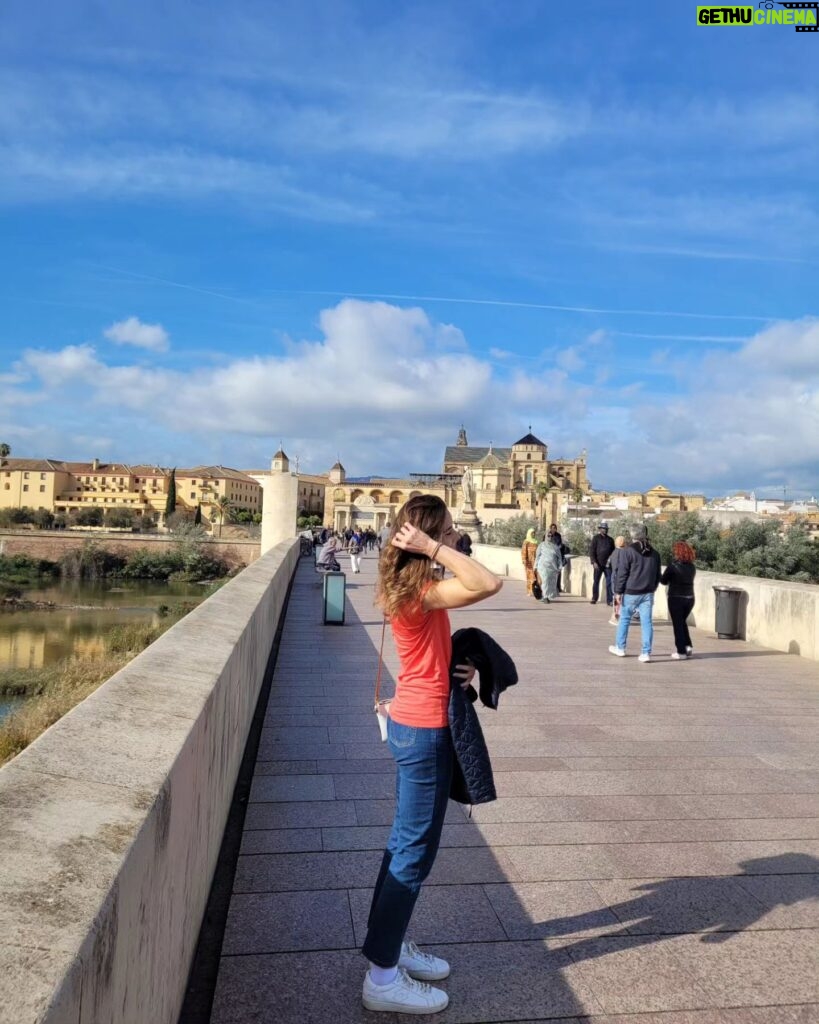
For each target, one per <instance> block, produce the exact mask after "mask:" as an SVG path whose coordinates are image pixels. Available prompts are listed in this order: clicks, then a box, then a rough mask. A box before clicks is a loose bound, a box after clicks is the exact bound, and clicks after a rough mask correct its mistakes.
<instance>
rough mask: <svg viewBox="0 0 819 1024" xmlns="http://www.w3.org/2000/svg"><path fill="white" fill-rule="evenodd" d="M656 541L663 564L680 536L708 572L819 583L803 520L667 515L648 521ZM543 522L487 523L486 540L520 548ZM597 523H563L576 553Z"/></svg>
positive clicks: (817, 544) (616, 530)
mask: <svg viewBox="0 0 819 1024" xmlns="http://www.w3.org/2000/svg"><path fill="white" fill-rule="evenodd" d="M638 522H641V520H640V518H639V517H636V516H634V515H633V514H629V515H623V516H619V517H617V518H613V519H611V520H610V521H609V535H610V536H612V537H615V536H617V534H623V535H624V536H626V537H628V535H629V530H630V529H631V527H632V526H635V525H636V524H637V523H638ZM646 525H647V526H648V535H649V539H650V541H651V543H652V545H653V546H654V547H655V548H656V549H657V550H658V551H659V553H660V558H661V559H662V561H663V563H664V564H665V563H667V562H668V560H669V559H670V558H671V547H672V545H673V544H674V543H675V542H676V541H678V540H684V541H687V542H688V543H689V544H690V545H691V546H692V547H693V548H694V550H695V551H696V552H697V565H698V566H699V568H700V569H704V570H707V571H709V572H724V573H731V574H733V575H737V576H757V577H762V578H765V579H771V580H786V581H788V582H791V583H819V541H815V540H813V539H812V538H811V536H810V533H809V532H808V528H807V525H806V523H805V522H804V521H800V520H798V519H797V520H796V522H794V523H790V524H787V525H784V524H783V523H782V522H781V521H780V520H778V519H771V520H770V521H761V522H760V521H754V520H748V519H746V520H743V521H742V522H740V523H736V524H735V525H733V526H730V527H727V528H724V527H720V526H718V525H717V524H716V523H714V522H713V521H712V520H710V519H708V518H707V517H706V516H702V515H700V514H699V513H697V512H679V513H676V514H674V515H670V516H668V518H667V519H665V520H663V521H660V520H658V519H648V520H646ZM530 527H534V528H535V529H536V530H537V529H539V528H540V527H539V523H538V522H537V520H536V519H535V517H534V516H526V515H520V516H515V517H514V518H513V519H510V520H508V521H507V522H505V523H499V524H497V525H496V526H491V527H488V529H487V530H486V531H485V532H486V534H487V543H489V544H500V545H503V546H507V547H519V546H520V545H521V544H522V543H523V539H524V537H525V536H526V531H527V530H528V529H529V528H530ZM589 530H594V524H593V523H590V524H589V525H588V527H587V528H585V529H584V527H583V526H582V525H580V524H568V525H567V524H565V523H564V524H562V528H561V532H562V535H563V541H564V543H565V544H567V545H568V546H569V549H570V550H571V552H572V554H575V555H585V554H587V553H588V550H589V543H590V540H591V534H590V533H589Z"/></svg>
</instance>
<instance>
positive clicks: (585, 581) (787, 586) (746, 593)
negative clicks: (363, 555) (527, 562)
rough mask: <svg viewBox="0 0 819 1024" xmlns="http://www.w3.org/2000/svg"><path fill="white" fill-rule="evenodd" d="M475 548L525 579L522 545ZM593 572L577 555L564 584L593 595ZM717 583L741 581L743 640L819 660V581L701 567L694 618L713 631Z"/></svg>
mask: <svg viewBox="0 0 819 1024" xmlns="http://www.w3.org/2000/svg"><path fill="white" fill-rule="evenodd" d="M472 552H473V555H474V557H475V558H477V559H478V561H479V562H481V563H482V564H483V565H485V566H486V567H487V568H488V569H491V570H492V571H493V572H496V573H498V574H499V575H500V576H508V577H509V578H510V579H516V580H522V579H525V573H524V571H523V565H522V563H521V560H520V551H519V549H518V548H501V547H495V546H494V545H491V544H475V545H473V548H472ZM592 577H593V572H592V567H591V564H590V562H589V560H588V558H587V557H586V556H584V555H575V556H574V557H572V558H570V559H569V565H568V566H567V567H566V568H565V569H564V570H563V586H564V588H565V590H566V591H567V593H570V594H574V595H576V596H578V597H589V596H590V595H591V588H592ZM717 586H719V587H736V588H737V589H738V590H741V591H742V592H743V593H742V596H741V598H740V606H739V634H740V637H742V639H743V640H748V641H749V642H751V643H754V644H758V645H759V646H760V647H769V648H771V649H773V650H775V651H785V652H786V653H788V654H798V655H801V657H803V658H811V659H812V660H814V661H819V586H816V585H814V584H811V583H786V582H783V581H781V580H766V579H760V578H758V577H756V576H730V575H728V574H727V573H716V572H703V571H698V572H697V575H696V580H695V587H694V590H695V598H696V603H695V606H694V611H693V613H692V615H691V619H690V622H691V624H692V625H694V626H697V627H699V628H700V629H705V630H708V631H710V632H713V631H714V616H715V610H714V603H715V602H714V598H715V595H714V590H713V588H714V587H717ZM667 616H668V608H667V604H666V591H665V587H660V588H659V590H658V591H657V596H656V599H655V603H654V618H655V619H657V618H659V619H665V618H667Z"/></svg>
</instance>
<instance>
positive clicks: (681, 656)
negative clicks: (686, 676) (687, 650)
mask: <svg viewBox="0 0 819 1024" xmlns="http://www.w3.org/2000/svg"><path fill="white" fill-rule="evenodd" d="M687 657H688V655H687V654H680V653H679V652H678V651H674V652H673V653H672V655H671V660H672V661H683V660H684V659H685V658H687Z"/></svg>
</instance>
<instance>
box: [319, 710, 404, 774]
mask: <svg viewBox="0 0 819 1024" xmlns="http://www.w3.org/2000/svg"><path fill="white" fill-rule="evenodd" d="M370 728H371V729H372V730H373V736H372V739H371V740H369V741H368V742H367V743H344V744H342V749H343V750H344V754H343V755H338V754H328V755H327V757H330V758H333V757H339V756H343V757H346V758H348V759H349V760H351V761H355V760H359V759H360V760H371V759H372V760H378V761H389V762H390V764H394V763H395V762H394V761H393V759H392V754H391V753H390V748H389V747H388V746H387V744H386V743H382V742H381V741H380V740H379V739H378V723H377V722H376V721H375V720H373V724H372V725H371V726H370ZM337 746H338V744H337V743H334V744H333V747H337Z"/></svg>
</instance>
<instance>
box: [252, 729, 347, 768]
mask: <svg viewBox="0 0 819 1024" xmlns="http://www.w3.org/2000/svg"><path fill="white" fill-rule="evenodd" d="M266 731H267V730H266V729H263V730H262V733H263V735H262V737H261V739H260V740H259V752H258V757H259V759H260V760H262V761H287V760H288V759H289V758H291V757H292V758H298V759H299V760H314V759H316V758H319V757H321V758H330V757H344V756H345V750H344V745H343V744H342V743H329V742H327V741H326V740H324V741H322V742H311V743H307V742H305V741H303V740H298V739H289V740H278V741H276V740H272V739H268V738H267V737H265V736H264V733H265V732H266Z"/></svg>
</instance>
